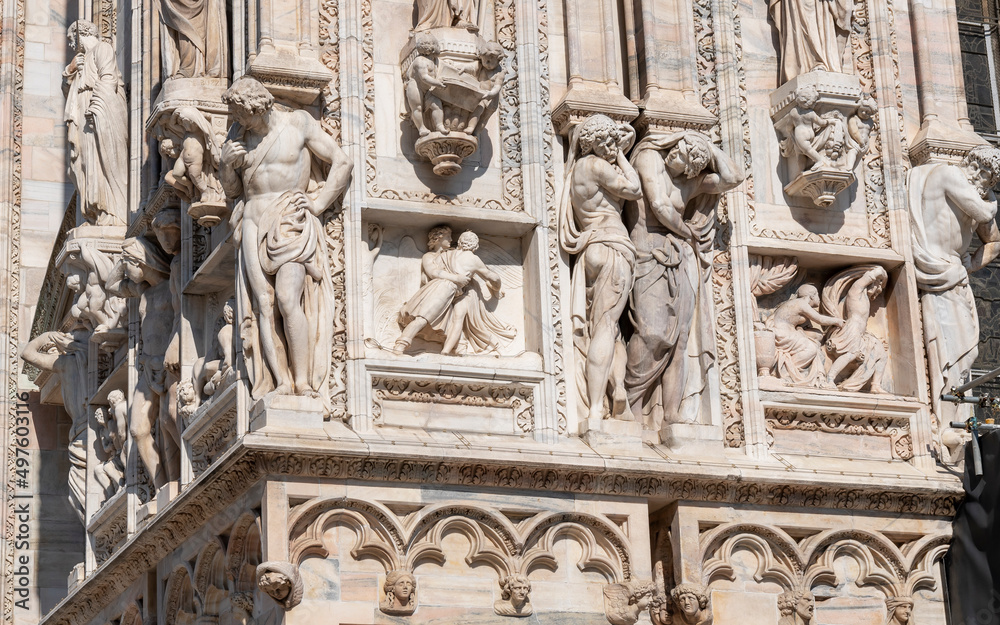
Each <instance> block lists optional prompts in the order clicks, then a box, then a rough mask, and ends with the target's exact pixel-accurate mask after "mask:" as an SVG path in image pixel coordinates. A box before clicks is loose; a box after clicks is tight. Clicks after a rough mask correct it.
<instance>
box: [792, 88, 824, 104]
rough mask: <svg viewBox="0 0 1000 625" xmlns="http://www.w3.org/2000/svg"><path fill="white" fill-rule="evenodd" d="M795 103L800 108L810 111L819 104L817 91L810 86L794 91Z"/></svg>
mask: <svg viewBox="0 0 1000 625" xmlns="http://www.w3.org/2000/svg"><path fill="white" fill-rule="evenodd" d="M795 101H796V102H797V103H798V105H799V106H801V107H802V108H807V109H811V108H812V107H814V106H816V103H817V102H819V91H817V90H816V87H814V86H812V85H805V86H803V87H799V88H798V89H796V90H795Z"/></svg>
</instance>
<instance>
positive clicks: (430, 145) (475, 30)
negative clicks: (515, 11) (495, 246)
mask: <svg viewBox="0 0 1000 625" xmlns="http://www.w3.org/2000/svg"><path fill="white" fill-rule="evenodd" d="M476 4H477V3H476V2H475V0H418V1H417V9H418V11H417V13H418V15H417V19H418V24H417V26H416V27H415V28H414V29H413V31H412V32H411V33H410V38H409V40H408V41H407V43H406V45H405V46H404V47H403V49H402V50H401V51H400V53H399V62H400V69H401V73H402V76H403V82H404V85H403V87H404V95H405V103H406V116H407V117H408V118H409V120H410V122H411V123H412V124H413V126H414V128H416V130H417V139H416V141H415V143H414V146H413V149H414V151H415V152H416V153H417V155H418V156H420V157H421V158H423V159H425V160H428V161H430V162H431V164H432V165H433V170H434V173H435V174H437V175H438V176H454V175H456V174H458V173H459V172H460V171H462V161H463V160H464V159H465V158H466V157H468V156H470V155H471V154H472V153H473V152H475V151H476V149H477V148H478V147H479V138H478V135H479V134H480V133H481V132H482V130H483V127H484V126H485V125H486V122H487V121H488V120H489V118H490V116H491V115H492V114H493V113H494V112H495V111H496V109H497V107H498V105H499V99H500V89H501V87H502V85H503V78H504V71H503V68H502V60H503V58H504V49H503V48H502V47H501V46H500V45H499V44H498V43H496V42H494V41H489V40H487V39H485V38H483V37H482V36H481V35H480V34H479V30H480V29H479V26H478V19H479V18H478V17H477V16H478V8H477V7H476Z"/></svg>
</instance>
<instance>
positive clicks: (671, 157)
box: [667, 132, 712, 178]
mask: <svg viewBox="0 0 1000 625" xmlns="http://www.w3.org/2000/svg"><path fill="white" fill-rule="evenodd" d="M711 160H712V149H711V148H710V147H709V144H708V139H706V138H705V137H703V136H701V135H698V134H695V133H693V132H689V133H687V134H685V135H684V137H683V138H682V139H681V140H680V141H678V142H677V145H675V146H674V148H673V149H672V150H670V152H669V153H668V154H667V167H668V168H669V169H670V171H671V173H673V174H674V175H675V176H676V175H680V174H682V173H683V174H684V175H685V176H686V177H688V178H694V177H695V176H697V175H698V174H700V173H701V172H702V171H704V170H705V167H707V166H708V163H709V162H710V161H711Z"/></svg>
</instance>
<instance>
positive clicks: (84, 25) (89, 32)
mask: <svg viewBox="0 0 1000 625" xmlns="http://www.w3.org/2000/svg"><path fill="white" fill-rule="evenodd" d="M97 37H98V35H97V25H96V24H94V23H93V22H91V21H89V20H76V21H75V22H73V23H72V24H70V25H69V28H68V29H67V30H66V39H68V40H69V47H71V48H73V49H74V50H77V51H80V50H81V49H85V48H87V47H88V46H87V45H86V44H87V43H89V42H91V41H94V42H96V41H97ZM81 46H82V48H81Z"/></svg>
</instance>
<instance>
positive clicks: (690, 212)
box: [625, 132, 743, 430]
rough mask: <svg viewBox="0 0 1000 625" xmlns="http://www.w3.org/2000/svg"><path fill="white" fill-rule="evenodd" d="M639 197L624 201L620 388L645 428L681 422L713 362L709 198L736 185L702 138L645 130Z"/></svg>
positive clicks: (636, 159)
mask: <svg viewBox="0 0 1000 625" xmlns="http://www.w3.org/2000/svg"><path fill="white" fill-rule="evenodd" d="M632 164H633V165H634V166H635V170H636V171H637V172H638V175H639V180H640V181H641V184H642V197H641V198H640V199H638V200H637V201H636V202H632V203H629V204H627V205H626V221H627V223H628V224H629V226H630V233H629V234H630V237H631V240H632V243H633V244H634V245H635V248H636V251H637V254H638V261H637V263H636V271H635V286H634V288H633V289H632V294H631V298H630V300H631V312H630V315H631V320H632V326H633V328H634V333H633V335H632V337H631V339H629V342H628V352H627V353H628V366H627V369H626V374H625V386H626V388H628V400H629V403H630V404H631V409H632V411H633V412H634V413H636V414H642V415H643V418H644V420H645V421H646V427H647V429H652V430H659V429H660V428H661V426H662V425H663V424H664V423H677V422H685V421H687V422H691V421H694V420H695V419H696V418H697V415H698V413H699V405H700V402H699V401H698V400H699V398H700V397H701V394H702V391H703V390H704V388H705V377H706V372H707V371H708V368H709V367H710V366H711V365H712V363H713V362H714V360H715V347H714V346H715V340H714V338H713V337H712V327H713V319H712V318H711V308H710V306H709V302H711V287H710V285H709V282H708V281H709V274H710V271H709V265H710V262H711V256H710V254H711V249H712V242H713V238H714V235H715V206H716V203H717V201H718V196H719V194H720V193H723V192H725V191H727V190H729V189H732V188H733V187H735V186H736V185H738V184H739V183H740V182H742V181H743V174H742V173H741V172H740V171H739V170H738V168H737V167H736V164H735V163H734V162H733V161H732V159H730V158H729V156H727V155H726V154H725V153H724V152H722V151H721V150H719V149H718V148H717V147H715V146H714V145H712V143H711V142H710V141H709V140H708V139H707V138H706V137H704V136H703V135H700V134H697V133H693V132H685V133H671V134H663V133H654V134H650V135H648V136H646V137H644V138H643V139H642V141H640V142H639V144H638V145H636V147H635V150H633V152H632Z"/></svg>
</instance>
